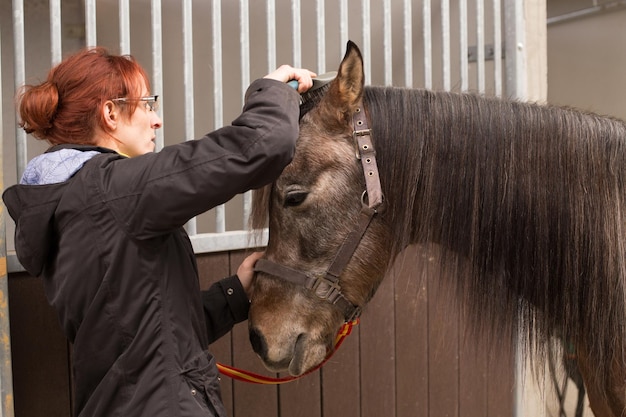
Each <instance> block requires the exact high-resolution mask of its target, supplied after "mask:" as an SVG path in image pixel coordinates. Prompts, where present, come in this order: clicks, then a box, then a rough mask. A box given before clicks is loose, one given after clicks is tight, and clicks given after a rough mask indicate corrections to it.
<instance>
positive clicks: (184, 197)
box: [102, 79, 299, 239]
mask: <svg viewBox="0 0 626 417" xmlns="http://www.w3.org/2000/svg"><path fill="white" fill-rule="evenodd" d="M298 119H299V95H298V93H297V92H296V91H295V90H294V89H293V88H291V87H289V86H288V85H287V84H285V83H281V82H279V81H276V80H271V79H259V80H256V81H254V82H253V83H252V84H251V85H250V87H249V88H248V91H247V93H246V99H245V105H244V108H243V111H242V113H241V115H240V116H239V117H238V118H237V119H235V120H234V121H233V122H232V124H231V125H230V126H225V127H223V128H221V129H218V130H216V131H213V132H211V133H208V134H207V135H205V136H204V137H202V138H201V139H197V140H191V141H186V142H183V143H179V144H176V145H172V146H168V147H165V148H164V149H163V150H161V151H160V152H157V153H150V154H146V155H142V156H139V157H135V158H131V159H118V160H114V161H112V162H110V163H109V164H108V165H106V166H103V167H102V168H103V170H102V171H103V172H104V173H103V174H102V175H103V178H102V188H103V194H104V195H105V198H106V200H107V201H106V203H107V204H109V206H110V208H111V209H112V210H113V212H114V213H117V215H118V216H119V218H120V221H121V222H123V223H124V224H125V226H126V228H127V231H128V232H129V234H130V235H131V236H133V237H135V238H139V239H143V238H150V237H153V236H155V235H159V234H163V233H167V232H169V231H171V230H173V229H175V228H178V227H180V226H182V225H184V224H185V223H186V222H187V221H188V220H189V219H190V218H192V217H194V216H196V215H198V214H200V213H202V212H205V211H207V210H209V209H211V208H213V207H215V206H217V205H219V204H222V203H225V202H226V201H228V200H230V199H231V198H232V197H234V196H235V195H237V194H241V193H243V192H246V191H248V190H251V189H254V188H259V187H262V186H264V185H266V184H268V183H271V182H272V181H274V180H275V179H276V178H277V177H278V176H279V175H280V173H281V172H282V170H283V169H284V167H285V166H286V165H287V164H289V162H291V159H292V158H293V154H294V152H295V144H296V139H297V137H298V131H299V126H298V122H299V120H298ZM129 207H131V208H132V210H130V212H129Z"/></svg>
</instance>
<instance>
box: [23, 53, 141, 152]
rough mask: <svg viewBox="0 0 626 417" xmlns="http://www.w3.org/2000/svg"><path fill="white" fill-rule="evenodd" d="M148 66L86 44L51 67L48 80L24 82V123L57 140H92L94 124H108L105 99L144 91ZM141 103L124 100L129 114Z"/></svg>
mask: <svg viewBox="0 0 626 417" xmlns="http://www.w3.org/2000/svg"><path fill="white" fill-rule="evenodd" d="M143 83H145V85H146V87H147V88H148V89H150V83H149V80H148V76H147V75H146V72H145V71H144V69H143V68H142V67H141V65H139V64H138V63H137V61H135V59H134V58H133V57H132V56H130V55H112V54H110V53H109V52H108V51H107V50H106V49H105V48H103V47H96V48H92V49H85V50H82V51H80V52H78V53H76V54H74V55H72V56H70V57H68V58H66V59H65V60H63V62H61V63H60V64H58V65H57V66H56V67H54V68H52V69H51V70H50V72H49V73H48V78H47V79H46V81H45V82H43V83H41V84H39V85H25V86H23V87H22V89H21V91H20V92H19V94H18V111H19V114H20V118H21V122H20V126H21V127H23V128H24V130H25V131H26V132H27V133H32V134H33V136H34V137H36V138H37V139H42V140H46V141H48V142H49V143H50V144H52V145H57V144H62V143H74V144H85V145H93V144H94V143H93V139H94V134H95V129H96V128H97V127H100V128H101V129H103V130H104V129H105V123H104V117H103V115H102V113H101V111H100V110H101V108H102V105H103V104H104V103H105V102H106V101H107V100H110V99H113V98H118V97H139V96H140V95H141V94H142V91H141V90H142V88H143ZM136 106H137V103H134V104H133V103H132V102H129V104H128V105H126V106H121V111H122V112H123V113H124V114H126V115H128V116H129V115H130V114H132V112H133V111H134V110H135V108H136Z"/></svg>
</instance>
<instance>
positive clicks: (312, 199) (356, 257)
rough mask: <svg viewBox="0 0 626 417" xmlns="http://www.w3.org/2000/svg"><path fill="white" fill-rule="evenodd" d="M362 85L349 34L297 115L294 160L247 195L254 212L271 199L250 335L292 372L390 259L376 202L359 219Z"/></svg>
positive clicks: (317, 353)
mask: <svg viewBox="0 0 626 417" xmlns="http://www.w3.org/2000/svg"><path fill="white" fill-rule="evenodd" d="M363 91H364V74H363V61H362V57H361V53H360V51H359V50H358V48H357V47H356V45H354V44H353V43H352V42H350V43H349V44H348V48H347V52H346V55H345V57H344V59H343V61H342V62H341V65H340V67H339V70H338V72H337V76H336V78H335V79H334V80H333V81H332V82H331V83H330V84H329V85H328V86H327V89H326V90H325V92H324V93H323V96H322V97H321V98H320V99H319V103H317V104H316V105H315V106H314V107H313V109H312V110H311V111H309V112H308V113H306V114H305V115H304V116H303V117H302V119H301V122H300V137H299V139H298V144H297V149H296V153H295V156H294V159H293V161H292V163H291V164H290V165H289V166H287V167H286V168H285V170H284V171H283V173H282V174H281V176H280V178H278V180H277V181H276V182H275V183H274V184H273V185H272V187H271V189H270V188H266V189H264V190H262V191H259V192H257V193H256V195H255V210H254V211H255V213H256V212H257V211H258V205H259V204H264V205H265V208H267V207H269V230H270V238H269V243H268V246H267V250H266V260H265V261H259V263H257V267H258V269H257V270H258V271H259V272H258V274H257V280H256V283H255V289H254V294H253V296H252V304H251V309H250V317H249V327H250V340H251V343H252V345H253V348H254V350H255V351H256V352H257V354H258V355H259V356H260V357H261V359H262V360H263V362H264V363H265V365H266V367H267V368H268V369H270V370H273V371H285V370H288V371H289V373H290V374H292V375H299V374H302V373H304V372H306V371H307V370H309V369H311V368H313V367H315V366H316V365H318V364H319V363H320V362H321V361H322V360H323V359H324V358H325V357H326V355H327V353H328V352H329V351H330V350H332V349H333V342H334V338H335V335H336V333H337V331H338V329H339V328H340V327H341V325H342V324H343V323H344V321H345V320H348V319H351V318H353V317H354V316H357V315H358V313H359V312H360V308H361V307H362V306H363V305H364V304H365V303H367V301H369V299H370V298H371V297H372V295H373V293H374V291H375V290H376V288H377V287H378V284H379V283H380V281H381V280H382V277H383V275H384V271H385V269H386V267H387V264H388V262H389V249H388V245H386V244H385V242H386V240H387V239H388V236H387V235H386V233H387V232H386V230H387V229H386V228H385V227H384V226H383V222H382V221H381V220H380V219H379V216H377V215H376V214H377V212H376V210H375V209H379V208H380V206H378V205H376V207H374V209H373V213H371V218H370V219H365V220H364V219H363V217H364V216H367V214H364V213H368V204H369V200H370V199H371V197H370V196H369V194H370V193H365V191H366V180H365V174H364V169H363V167H362V164H361V161H360V160H359V159H358V158H357V157H356V154H358V151H357V150H356V149H355V135H354V134H353V132H354V130H355V128H354V126H353V116H354V114H355V112H357V108H359V106H361V104H360V103H361V100H362V98H363V95H364V93H363ZM361 114H364V113H361ZM261 201H263V203H260V202H261ZM363 223H367V225H365V226H363ZM359 224H361V226H359ZM350 234H352V235H359V236H358V237H357V238H356V240H353V242H354V243H353V244H352V246H355V247H356V248H355V249H354V252H352V250H351V249H345V245H344V249H341V250H340V248H341V247H342V245H343V244H344V242H345V241H346V239H347V237H348V236H349V235H350ZM360 234H363V237H362V239H360ZM350 240H351V239H348V241H350ZM348 245H350V243H348ZM338 253H339V255H338ZM336 258H346V259H345V262H342V261H337V262H334V261H335V259H336ZM331 265H332V267H331ZM329 268H330V269H331V274H330V275H329V274H328V272H329ZM337 271H338V272H339V273H336V272H337ZM333 273H334V275H338V277H337V278H334V277H333ZM333 281H336V282H333Z"/></svg>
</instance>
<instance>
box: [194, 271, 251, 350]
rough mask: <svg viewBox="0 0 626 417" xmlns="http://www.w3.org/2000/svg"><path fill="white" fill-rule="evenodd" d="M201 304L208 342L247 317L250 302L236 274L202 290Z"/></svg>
mask: <svg viewBox="0 0 626 417" xmlns="http://www.w3.org/2000/svg"><path fill="white" fill-rule="evenodd" d="M202 305H203V308H204V317H205V319H206V320H205V321H206V326H207V334H208V335H209V343H213V342H215V341H216V340H217V339H219V338H220V337H222V336H224V335H225V334H226V333H228V332H229V331H231V330H232V328H233V326H234V325H235V324H237V323H240V322H242V321H244V320H246V319H247V318H248V310H249V308H250V302H249V301H248V297H247V296H246V293H245V292H244V289H243V287H242V286H241V282H240V281H239V278H238V277H237V275H233V276H231V277H228V278H224V279H223V280H221V281H218V282H216V283H215V284H213V285H212V286H211V287H209V289H208V290H206V291H202Z"/></svg>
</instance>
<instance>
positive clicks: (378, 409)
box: [9, 250, 514, 417]
mask: <svg viewBox="0 0 626 417" xmlns="http://www.w3.org/2000/svg"><path fill="white" fill-rule="evenodd" d="M244 256H245V253H244V252H231V253H217V254H207V255H201V256H199V257H198V267H199V270H200V283H201V286H202V287H203V288H205V287H207V286H209V285H210V284H211V283H212V282H213V281H215V280H217V279H220V278H222V277H224V276H227V275H230V274H231V273H234V271H236V269H237V267H238V265H239V263H240V262H241V260H242V259H243V258H244ZM431 272H432V271H431V270H430V268H429V261H428V259H427V258H425V257H424V255H423V254H420V253H418V252H417V251H415V250H409V251H407V252H406V253H405V254H404V255H402V256H401V257H400V258H399V259H398V261H397V262H396V265H395V266H394V268H393V270H392V271H391V272H390V273H389V275H388V276H387V277H386V279H385V281H384V283H383V284H382V286H381V287H380V289H379V290H378V292H377V294H376V296H375V297H374V299H373V300H372V302H371V303H370V304H369V305H368V307H367V308H366V310H365V312H364V313H363V316H362V318H361V323H360V325H359V326H357V327H355V329H354V330H353V332H352V334H351V335H350V336H349V337H348V338H347V339H346V340H345V342H344V343H343V345H342V346H341V348H340V349H339V350H338V352H337V353H336V354H335V355H334V356H333V357H332V359H331V360H330V361H329V363H327V364H326V365H325V366H324V367H323V368H322V369H321V370H320V371H317V372H315V373H313V374H311V375H308V376H306V377H304V378H302V379H300V380H297V381H295V382H291V383H288V384H284V385H280V386H270V385H254V384H248V383H243V382H239V381H233V380H231V379H229V378H227V377H222V382H221V383H222V390H223V397H224V402H225V404H226V408H227V410H228V412H229V415H230V416H232V417H248V416H249V417H252V416H254V417H278V416H289V417H322V416H324V417H329V416H331V417H334V416H342V417H391V416H396V417H421V416H432V417H446V416H451V417H453V416H458V417H474V416H475V417H500V416H502V417H505V416H512V415H513V408H514V401H513V399H514V387H513V386H514V366H513V359H512V355H511V347H510V346H507V345H503V346H497V347H496V348H495V349H494V348H493V346H492V347H491V348H488V347H487V346H486V345H485V344H484V342H481V341H475V340H467V337H466V335H465V332H464V329H465V327H466V323H465V320H464V317H463V316H462V314H460V313H459V310H458V309H456V308H455V306H454V305H452V304H451V303H450V300H449V297H447V296H445V295H444V294H438V291H437V290H436V288H435V286H434V285H433V282H434V280H436V279H438V278H437V275H436V274H432V273H431ZM9 303H10V314H11V338H12V353H13V358H12V359H13V375H14V397H15V410H16V413H15V415H16V416H19V417H35V416H37V417H39V416H46V417H56V416H59V417H61V416H63V417H67V416H70V415H71V409H72V405H71V404H72V394H71V384H72V381H71V359H70V357H71V349H70V347H69V346H68V345H67V343H66V342H65V340H64V338H63V336H62V335H61V332H60V330H59V328H58V325H57V321H56V316H55V315H54V313H53V311H52V310H51V308H50V307H49V306H48V305H47V303H46V301H45V298H44V296H43V289H42V285H41V283H40V282H39V280H38V279H36V278H33V277H30V276H28V275H26V274H23V273H20V274H12V275H11V276H10V277H9ZM211 349H212V351H213V353H214V354H215V356H216V357H217V360H218V362H221V363H224V364H228V365H234V366H236V367H239V368H244V369H248V370H251V371H254V372H257V373H261V374H264V375H269V374H268V373H267V371H265V369H264V368H263V367H262V365H261V364H260V361H259V360H258V358H257V357H256V356H255V354H254V353H253V352H252V350H251V348H250V346H249V342H248V332H247V326H246V323H241V324H239V325H237V326H236V327H235V329H234V330H233V331H232V332H231V334H229V335H227V336H225V337H224V338H222V339H220V340H219V341H218V342H216V343H214V344H213V345H211Z"/></svg>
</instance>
